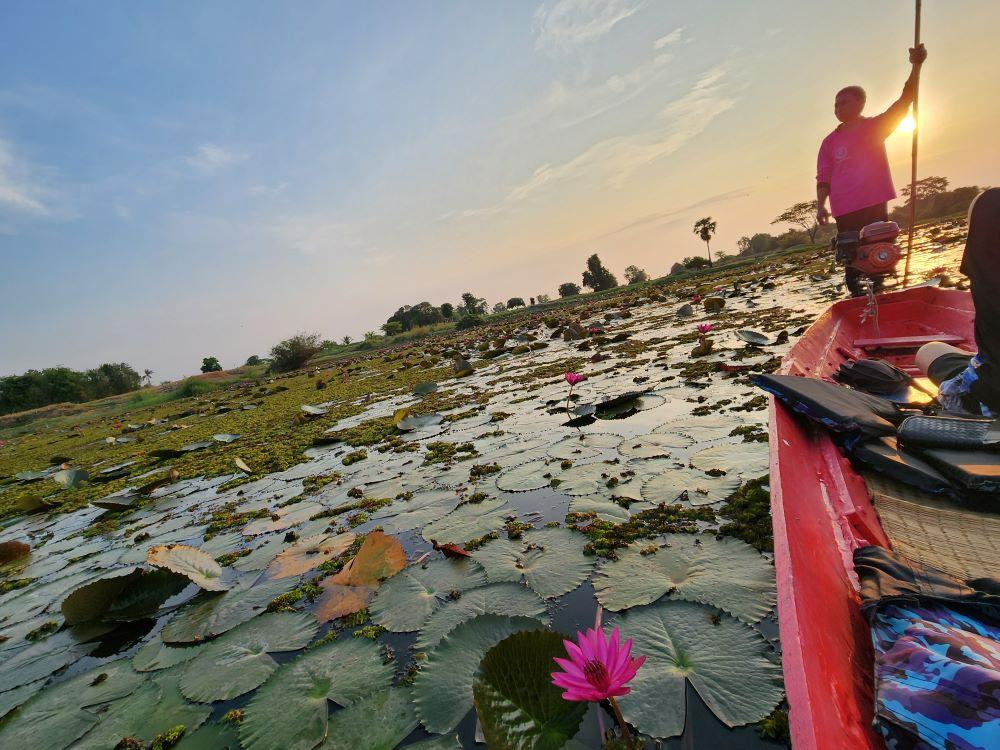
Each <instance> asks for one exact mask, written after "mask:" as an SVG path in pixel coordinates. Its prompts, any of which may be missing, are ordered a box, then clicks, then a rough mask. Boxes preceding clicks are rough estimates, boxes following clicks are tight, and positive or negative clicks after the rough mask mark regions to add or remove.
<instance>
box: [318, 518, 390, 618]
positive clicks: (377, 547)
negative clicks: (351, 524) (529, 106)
mask: <svg viewBox="0 0 1000 750" xmlns="http://www.w3.org/2000/svg"><path fill="white" fill-rule="evenodd" d="M404 567H406V553H405V552H404V551H403V545H401V544H400V543H399V542H398V541H396V539H394V538H393V537H391V536H385V535H384V534H382V533H380V532H378V531H372V532H369V533H368V535H367V536H366V537H365V541H364V543H363V544H362V545H361V549H359V550H358V553H357V554H356V555H355V556H354V558H353V559H352V560H350V561H349V562H348V563H347V564H346V565H345V566H344V567H343V568H342V569H341V571H340V572H339V573H337V574H336V575H332V576H330V577H329V578H324V579H323V580H322V581H321V582H320V586H321V587H322V589H323V593H322V594H320V596H319V598H318V599H317V600H316V606H315V609H314V610H313V611H314V613H315V615H316V619H317V620H319V621H320V622H328V621H330V620H333V619H336V618H337V617H343V616H344V615H349V614H353V613H354V612H358V611H360V610H362V609H364V608H365V607H366V606H367V605H368V599H369V598H370V597H371V595H372V594H373V593H374V592H375V590H376V589H377V588H378V587H379V585H380V584H381V583H382V581H384V580H385V579H387V578H389V577H390V576H392V575H395V574H396V573H398V572H399V571H400V570H402V569H403V568H404Z"/></svg>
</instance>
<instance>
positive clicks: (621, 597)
mask: <svg viewBox="0 0 1000 750" xmlns="http://www.w3.org/2000/svg"><path fill="white" fill-rule="evenodd" d="M594 592H595V594H596V595H597V600H598V601H599V602H600V603H601V604H603V605H604V606H605V607H606V608H607V609H610V610H613V611H620V610H623V609H628V608H630V607H635V606H638V605H643V604H651V603H653V602H655V601H657V600H658V599H660V598H661V597H663V596H669V597H670V598H672V599H686V600H688V601H694V602H700V603H702V604H710V605H712V606H715V607H718V608H719V609H722V610H724V611H726V612H728V613H729V614H731V615H734V616H735V617H738V618H740V619H741V620H744V621H746V622H751V623H753V622H757V621H758V620H760V619H761V618H762V617H764V616H765V615H766V614H767V613H768V612H770V611H771V608H772V607H773V606H774V604H775V602H776V601H777V594H776V590H775V583H774V568H773V566H772V565H771V564H770V563H769V562H768V561H767V560H765V559H764V558H763V557H761V555H760V553H759V552H757V551H756V550H755V549H753V548H752V547H750V546H749V545H747V544H744V543H743V542H740V541H737V540H735V539H721V540H717V539H716V538H715V537H712V536H705V535H697V536H694V535H690V534H670V535H668V536H666V537H663V539H662V543H661V544H658V545H656V546H655V547H653V548H651V550H650V552H649V553H647V552H646V550H645V549H642V550H640V549H639V548H638V547H629V548H628V549H625V550H622V551H621V552H619V553H618V559H617V560H614V561H611V562H607V563H604V564H603V565H602V566H601V567H600V569H599V570H598V574H597V577H596V578H595V579H594Z"/></svg>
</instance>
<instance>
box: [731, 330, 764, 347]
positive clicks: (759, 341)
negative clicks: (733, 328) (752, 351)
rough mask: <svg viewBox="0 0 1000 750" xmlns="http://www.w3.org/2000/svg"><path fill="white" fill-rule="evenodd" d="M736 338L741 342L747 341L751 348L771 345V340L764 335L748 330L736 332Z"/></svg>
mask: <svg viewBox="0 0 1000 750" xmlns="http://www.w3.org/2000/svg"><path fill="white" fill-rule="evenodd" d="M736 337H737V338H738V339H740V340H741V341H745V342H746V343H748V344H750V345H751V346H767V345H768V344H770V343H771V339H769V338H768V337H767V336H765V335H764V334H763V333H758V332H757V331H751V330H748V329H741V330H739V331H737V332H736Z"/></svg>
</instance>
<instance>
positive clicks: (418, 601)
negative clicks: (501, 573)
mask: <svg viewBox="0 0 1000 750" xmlns="http://www.w3.org/2000/svg"><path fill="white" fill-rule="evenodd" d="M485 583H486V574H485V573H484V572H483V569H482V568H481V567H480V566H479V565H478V564H477V563H475V562H473V561H472V560H468V559H463V560H450V559H448V558H445V559H441V560H432V561H431V562H429V563H427V564H426V565H425V566H420V565H410V566H409V567H407V568H404V569H403V570H401V571H399V572H398V573H396V575H394V576H393V577H392V578H390V579H388V580H387V581H386V582H385V583H383V584H382V586H381V587H380V588H379V590H378V591H377V592H376V593H375V596H374V597H373V598H372V600H371V603H370V604H369V606H368V609H369V611H370V612H371V615H372V620H373V621H374V622H375V623H377V624H378V625H381V626H382V627H384V628H385V629H386V630H391V631H393V632H395V633H406V632H409V631H412V630H418V629H419V628H420V626H421V625H423V624H424V622H425V621H426V620H427V618H428V617H429V616H430V614H431V613H432V612H434V610H436V609H437V608H438V607H440V606H441V605H442V603H443V602H444V600H445V599H446V598H448V597H449V596H450V595H451V594H452V592H463V591H468V590H469V589H472V588H476V587H477V586H482V585H483V584H485Z"/></svg>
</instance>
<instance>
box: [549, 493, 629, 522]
mask: <svg viewBox="0 0 1000 750" xmlns="http://www.w3.org/2000/svg"><path fill="white" fill-rule="evenodd" d="M633 505H634V504H633ZM642 505H644V506H646V507H648V504H647V503H642ZM640 510H641V508H640ZM566 512H567V513H596V514H597V517H598V518H599V519H601V520H602V521H611V522H612V523H622V522H623V521H627V520H628V519H629V518H631V517H632V511H630V510H629V509H627V508H624V507H622V506H621V505H619V504H618V503H616V502H615V501H614V500H609V499H607V498H605V497H600V496H597V497H590V496H587V495H580V496H578V497H574V498H573V499H572V500H570V503H569V508H568V509H567V511H566Z"/></svg>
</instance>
